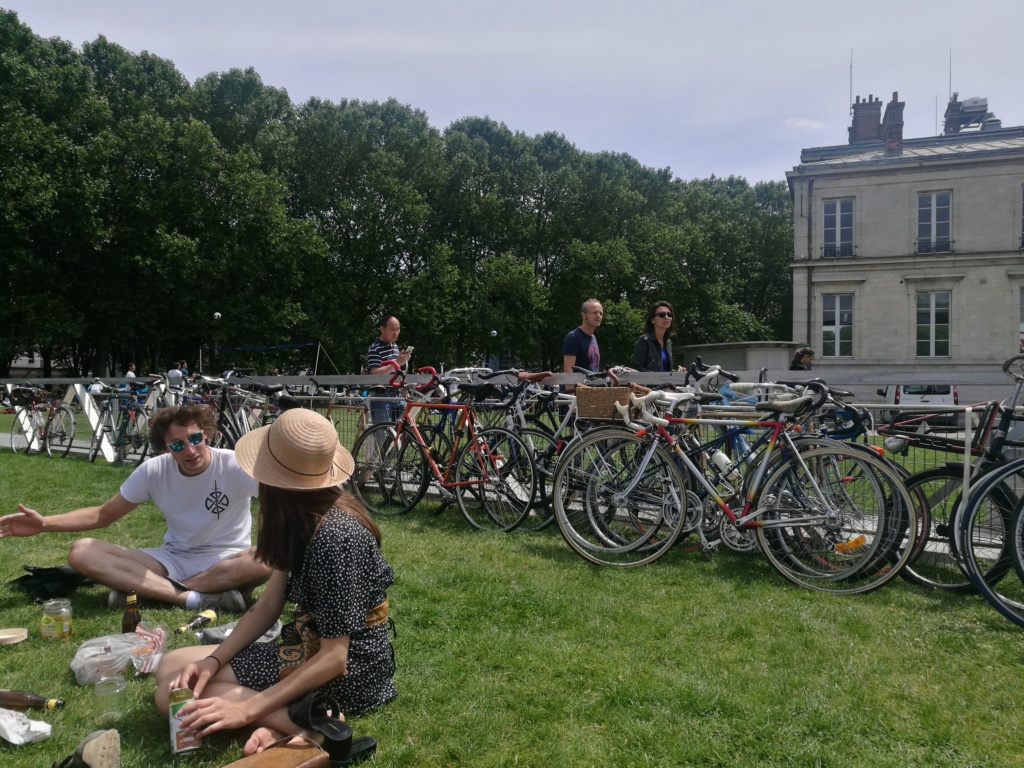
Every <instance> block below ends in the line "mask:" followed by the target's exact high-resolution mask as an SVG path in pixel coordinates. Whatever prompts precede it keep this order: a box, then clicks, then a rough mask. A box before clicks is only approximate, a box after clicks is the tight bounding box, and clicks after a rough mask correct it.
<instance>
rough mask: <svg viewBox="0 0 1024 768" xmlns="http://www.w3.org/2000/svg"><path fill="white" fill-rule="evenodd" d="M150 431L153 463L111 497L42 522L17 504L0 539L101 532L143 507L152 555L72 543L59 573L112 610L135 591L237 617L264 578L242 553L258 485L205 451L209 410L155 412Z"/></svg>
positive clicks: (219, 453) (92, 542) (226, 458)
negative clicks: (67, 571) (92, 589)
mask: <svg viewBox="0 0 1024 768" xmlns="http://www.w3.org/2000/svg"><path fill="white" fill-rule="evenodd" d="M149 427H150V441H151V443H152V445H153V449H154V451H155V452H157V453H158V454H159V455H157V456H154V457H153V458H152V459H150V460H149V461H145V462H143V463H142V464H140V465H139V466H138V467H137V468H136V469H135V471H134V472H132V474H131V475H130V476H129V477H128V479H127V480H125V482H124V484H122V486H121V488H120V490H119V491H118V492H117V493H115V494H114V495H113V496H112V497H111V498H109V499H107V501H105V502H103V503H102V504H100V505H98V506H92V507H83V508H81V509H76V510H73V511H71V512H65V513H63V514H56V515H45V516H44V515H40V514H39V513H38V512H36V511H35V510H34V509H30V508H29V507H27V506H25V505H24V504H19V505H18V511H17V512H15V513H14V514H10V515H4V516H3V517H0V539H4V538H7V537H9V536H35V535H37V534H40V533H75V532H79V531H92V530H96V529H98V528H105V527H107V526H108V525H110V524H112V523H114V522H116V521H117V520H120V519H121V518H122V517H124V516H125V515H127V514H128V513H130V512H131V511H132V510H134V509H135V508H136V507H138V506H139V505H140V504H142V503H144V502H146V501H152V502H153V503H154V504H155V505H156V507H157V509H159V510H160V512H162V513H163V516H164V519H165V521H166V523H167V532H166V533H165V534H164V538H163V543H162V544H161V545H160V546H157V547H149V548H146V549H131V548H128V547H121V546H118V545H116V544H111V543H110V542H108V541H103V540H102V539H94V538H80V539H78V540H76V541H75V542H74V543H73V544H72V545H71V550H70V552H68V564H69V565H71V567H72V568H74V569H75V570H76V571H78V572H79V573H81V574H83V575H85V576H88V577H89V578H91V579H93V581H95V582H97V583H99V584H103V585H104V586H107V587H110V589H111V592H110V594H109V596H108V601H107V602H108V605H109V606H110V607H111V608H116V607H123V606H124V603H125V595H126V593H129V592H135V593H136V594H137V595H138V596H139V597H140V598H146V599H149V600H153V601H157V602H164V603H172V604H175V605H180V606H183V607H185V608H188V609H190V610H204V609H206V608H213V609H214V610H217V611H227V612H233V613H242V612H243V611H245V599H244V596H243V594H242V592H245V591H250V590H252V588H253V587H256V586H258V585H260V584H262V583H264V582H265V581H266V580H267V579H269V578H270V571H271V569H270V567H269V566H268V565H266V564H265V563H263V562H261V561H259V560H257V559H256V558H255V548H254V547H252V546H251V543H252V542H251V538H250V536H251V530H252V516H251V513H250V508H249V505H250V501H251V499H252V497H253V496H255V495H256V494H257V492H258V490H259V486H258V484H257V483H256V481H255V480H253V479H252V478H251V477H250V476H249V475H248V474H246V473H245V472H244V471H242V468H241V467H239V466H238V461H237V460H236V459H235V454H234V452H233V451H230V450H223V449H218V448H211V447H210V446H209V445H208V441H209V439H210V438H211V437H212V436H213V434H214V432H215V431H216V425H215V423H214V416H213V411H212V410H211V409H210V408H209V407H207V406H205V405H186V406H178V407H171V408H161V409H159V410H158V411H157V412H156V413H155V414H154V415H153V417H152V419H151V420H150V422H149Z"/></svg>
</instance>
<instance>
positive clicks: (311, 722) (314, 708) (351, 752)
mask: <svg viewBox="0 0 1024 768" xmlns="http://www.w3.org/2000/svg"><path fill="white" fill-rule="evenodd" d="M338 715H341V707H340V706H339V705H338V702H337V701H336V700H335V698H334V697H333V696H330V695H328V694H326V693H320V692H318V691H313V692H311V693H309V694H307V695H306V696H305V697H304V698H302V699H300V700H299V701H296V702H294V703H293V704H292V705H291V706H289V707H288V717H290V718H291V719H292V722H293V723H295V724H296V725H298V726H300V727H302V728H305V729H307V730H313V731H316V732H317V733H321V734H323V737H324V750H325V751H326V752H327V756H328V759H329V760H330V763H331V768H345V767H346V766H349V765H355V764H356V763H358V762H360V761H361V760H363V759H365V758H367V757H369V756H370V755H372V754H373V753H374V752H376V750H377V740H376V739H375V738H373V737H372V736H361V737H359V738H358V739H354V740H353V738H352V726H350V725H349V724H348V723H346V722H344V721H343V720H339V719H338Z"/></svg>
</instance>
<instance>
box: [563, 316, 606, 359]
mask: <svg viewBox="0 0 1024 768" xmlns="http://www.w3.org/2000/svg"><path fill="white" fill-rule="evenodd" d="M580 317H581V318H582V322H581V323H580V327H579V328H573V329H572V330H571V331H569V333H568V335H567V336H566V337H565V341H564V342H562V370H563V371H565V373H572V368H573V366H574V365H575V366H579V367H580V368H586V369H587V370H588V371H598V370H600V369H601V350H600V348H599V347H598V346H597V337H596V336H595V335H594V331H595V330H597V326H599V325H600V324H601V320H603V319H604V307H602V306H601V302H599V301H598V300H597V299H587V300H586V301H584V302H583V306H582V307H580Z"/></svg>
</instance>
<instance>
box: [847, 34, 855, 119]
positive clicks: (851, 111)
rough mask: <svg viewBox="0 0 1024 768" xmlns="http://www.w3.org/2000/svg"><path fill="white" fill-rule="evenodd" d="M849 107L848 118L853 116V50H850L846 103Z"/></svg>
mask: <svg viewBox="0 0 1024 768" xmlns="http://www.w3.org/2000/svg"><path fill="white" fill-rule="evenodd" d="M846 103H847V104H849V105H850V116H851V117H852V116H853V48H851V49H850V100H849V101H848V102H846Z"/></svg>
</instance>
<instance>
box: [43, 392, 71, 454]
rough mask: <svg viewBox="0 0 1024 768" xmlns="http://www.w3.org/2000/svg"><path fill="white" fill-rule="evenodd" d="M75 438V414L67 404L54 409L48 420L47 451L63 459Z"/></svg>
mask: <svg viewBox="0 0 1024 768" xmlns="http://www.w3.org/2000/svg"><path fill="white" fill-rule="evenodd" d="M74 440H75V415H74V414H73V413H72V412H71V409H70V408H68V407H67V406H65V405H62V406H60V407H58V408H54V409H53V413H51V414H50V418H49V419H47V421H46V435H45V437H44V441H45V442H46V452H47V453H48V454H49V455H50V457H51V458H59V459H62V458H64V457H65V456H67V455H68V451H70V450H71V443H73V442H74Z"/></svg>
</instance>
